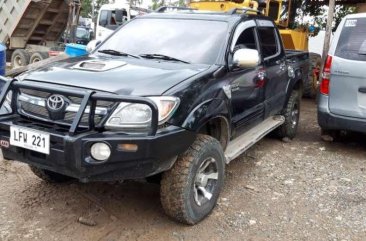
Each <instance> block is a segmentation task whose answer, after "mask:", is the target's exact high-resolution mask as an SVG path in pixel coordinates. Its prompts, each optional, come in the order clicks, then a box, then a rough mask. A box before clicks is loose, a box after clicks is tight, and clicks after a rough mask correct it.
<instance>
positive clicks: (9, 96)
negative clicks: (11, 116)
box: [0, 91, 13, 114]
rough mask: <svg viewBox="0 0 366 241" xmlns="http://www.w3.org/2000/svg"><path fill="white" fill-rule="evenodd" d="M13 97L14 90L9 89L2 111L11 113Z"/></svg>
mask: <svg viewBox="0 0 366 241" xmlns="http://www.w3.org/2000/svg"><path fill="white" fill-rule="evenodd" d="M12 98H13V92H12V91H9V92H8V94H7V95H6V97H5V100H4V103H3V106H1V110H0V112H1V113H2V114H3V113H11V112H12V109H11V101H12Z"/></svg>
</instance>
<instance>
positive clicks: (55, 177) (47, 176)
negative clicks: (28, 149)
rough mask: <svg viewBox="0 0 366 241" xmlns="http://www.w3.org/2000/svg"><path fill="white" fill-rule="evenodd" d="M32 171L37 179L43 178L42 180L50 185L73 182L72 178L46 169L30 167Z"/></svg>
mask: <svg viewBox="0 0 366 241" xmlns="http://www.w3.org/2000/svg"><path fill="white" fill-rule="evenodd" d="M29 167H30V169H31V171H32V172H33V173H34V175H36V176H37V177H39V178H41V179H42V180H44V181H46V182H50V183H63V182H67V181H70V180H72V179H73V178H72V177H68V176H65V175H62V174H58V173H56V172H52V171H48V170H45V169H41V168H38V167H35V166H29Z"/></svg>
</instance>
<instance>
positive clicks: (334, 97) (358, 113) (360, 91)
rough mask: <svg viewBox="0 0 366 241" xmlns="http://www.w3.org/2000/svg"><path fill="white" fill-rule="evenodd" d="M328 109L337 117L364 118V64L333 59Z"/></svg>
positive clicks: (365, 74) (365, 66) (365, 110)
mask: <svg viewBox="0 0 366 241" xmlns="http://www.w3.org/2000/svg"><path fill="white" fill-rule="evenodd" d="M329 109H330V111H331V112H332V113H334V114H337V115H344V116H349V117H356V118H366V62H363V61H354V60H348V59H342V58H339V57H336V56H334V57H333V61H332V71H331V78H330V93H329Z"/></svg>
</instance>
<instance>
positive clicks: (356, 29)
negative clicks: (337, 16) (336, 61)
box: [335, 18, 366, 61]
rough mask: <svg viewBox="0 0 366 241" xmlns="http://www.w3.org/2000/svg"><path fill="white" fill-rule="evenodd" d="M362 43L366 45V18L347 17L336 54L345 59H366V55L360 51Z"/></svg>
mask: <svg viewBox="0 0 366 241" xmlns="http://www.w3.org/2000/svg"><path fill="white" fill-rule="evenodd" d="M364 42H365V43H364ZM362 45H364V46H365V45H366V18H354V19H347V20H346V21H345V24H344V26H343V29H342V32H341V35H340V37H339V40H338V44H337V48H336V51H335V55H336V56H338V57H341V58H344V59H351V60H359V61H366V55H365V54H362V53H360V50H361V49H360V48H361V46H362Z"/></svg>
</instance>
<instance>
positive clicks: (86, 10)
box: [80, 0, 109, 18]
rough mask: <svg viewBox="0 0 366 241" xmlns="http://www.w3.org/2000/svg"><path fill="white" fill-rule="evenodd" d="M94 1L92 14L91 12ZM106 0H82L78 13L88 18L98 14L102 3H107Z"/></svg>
mask: <svg viewBox="0 0 366 241" xmlns="http://www.w3.org/2000/svg"><path fill="white" fill-rule="evenodd" d="M93 2H94V15H93V13H92V9H93V6H92V5H93ZM108 2H109V1H108V0H82V2H81V13H80V15H81V16H82V17H84V18H90V17H93V16H97V15H98V11H99V9H100V7H101V6H102V5H103V4H106V3H108Z"/></svg>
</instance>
